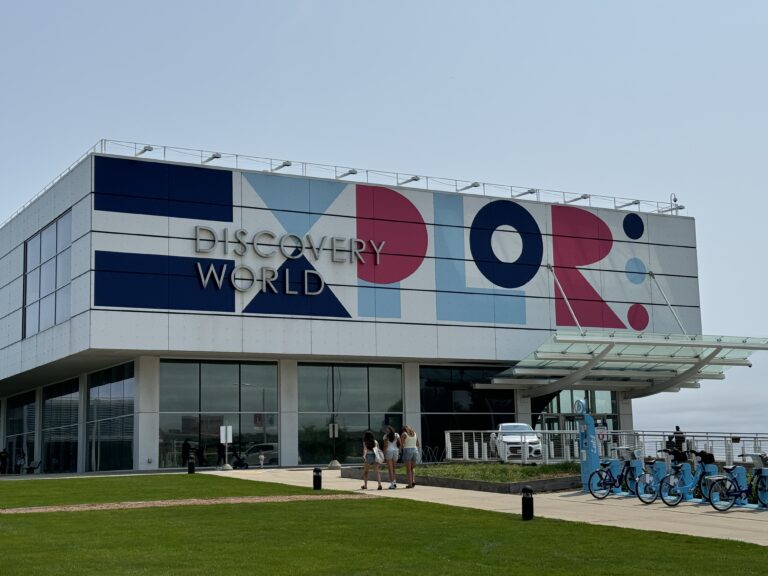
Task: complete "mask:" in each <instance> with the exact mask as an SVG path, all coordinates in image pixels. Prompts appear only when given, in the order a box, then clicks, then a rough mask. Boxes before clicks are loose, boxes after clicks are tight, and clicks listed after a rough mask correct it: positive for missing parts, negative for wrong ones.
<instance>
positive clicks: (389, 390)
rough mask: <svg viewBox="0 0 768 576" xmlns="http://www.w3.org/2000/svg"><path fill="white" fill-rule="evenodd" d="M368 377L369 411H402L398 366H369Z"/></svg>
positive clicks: (401, 384) (399, 370)
mask: <svg viewBox="0 0 768 576" xmlns="http://www.w3.org/2000/svg"><path fill="white" fill-rule="evenodd" d="M368 379H369V383H370V410H371V412H402V411H403V380H402V374H401V369H400V367H399V366H371V367H370V368H369V369H368ZM398 431H399V430H398Z"/></svg>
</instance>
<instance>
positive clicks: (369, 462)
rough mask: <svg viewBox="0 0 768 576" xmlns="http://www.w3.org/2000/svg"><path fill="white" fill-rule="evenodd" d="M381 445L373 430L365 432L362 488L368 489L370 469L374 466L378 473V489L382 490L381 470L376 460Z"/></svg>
mask: <svg viewBox="0 0 768 576" xmlns="http://www.w3.org/2000/svg"><path fill="white" fill-rule="evenodd" d="M378 447H379V443H378V442H377V441H376V439H375V438H374V437H373V432H371V431H370V430H368V431H366V433H365V434H363V461H364V464H363V485H362V486H360V488H361V489H363V490H367V489H368V471H369V470H370V469H371V466H373V471H374V472H375V473H376V480H378V482H379V487H378V488H377V490H381V470H380V469H379V462H377V461H376V449H377V448H378Z"/></svg>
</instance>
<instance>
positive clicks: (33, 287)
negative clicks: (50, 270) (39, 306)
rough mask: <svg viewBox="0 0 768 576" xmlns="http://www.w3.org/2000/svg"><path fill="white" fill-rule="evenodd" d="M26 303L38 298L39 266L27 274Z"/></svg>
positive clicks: (35, 300)
mask: <svg viewBox="0 0 768 576" xmlns="http://www.w3.org/2000/svg"><path fill="white" fill-rule="evenodd" d="M26 282H27V294H26V304H27V305H29V304H32V303H33V302H37V301H38V300H39V299H40V268H35V269H34V270H32V272H30V273H29V274H27V278H26Z"/></svg>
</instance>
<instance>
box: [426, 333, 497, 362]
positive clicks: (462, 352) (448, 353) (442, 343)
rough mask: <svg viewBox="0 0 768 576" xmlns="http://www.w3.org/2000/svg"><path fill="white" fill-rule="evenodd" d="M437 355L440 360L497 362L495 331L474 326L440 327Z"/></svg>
mask: <svg viewBox="0 0 768 576" xmlns="http://www.w3.org/2000/svg"><path fill="white" fill-rule="evenodd" d="M437 355H438V357H440V358H464V359H473V360H495V359H496V337H495V330H494V329H492V328H477V327H473V326H440V327H439V328H438V332H437Z"/></svg>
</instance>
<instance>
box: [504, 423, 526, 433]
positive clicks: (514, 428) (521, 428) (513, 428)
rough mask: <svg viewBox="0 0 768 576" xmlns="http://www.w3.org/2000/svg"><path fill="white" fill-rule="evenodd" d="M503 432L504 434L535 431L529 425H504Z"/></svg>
mask: <svg viewBox="0 0 768 576" xmlns="http://www.w3.org/2000/svg"><path fill="white" fill-rule="evenodd" d="M501 431H502V432H531V431H533V428H531V427H530V426H529V425H528V424H502V425H501Z"/></svg>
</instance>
